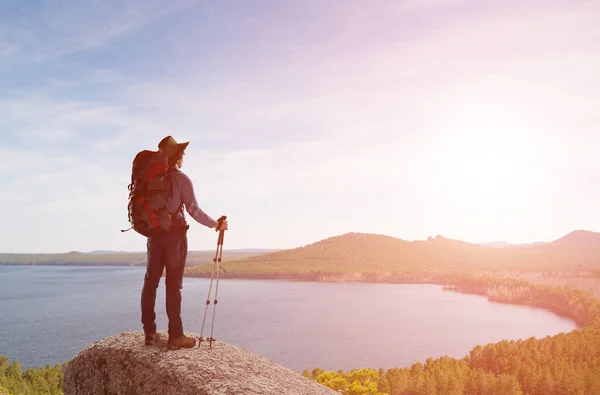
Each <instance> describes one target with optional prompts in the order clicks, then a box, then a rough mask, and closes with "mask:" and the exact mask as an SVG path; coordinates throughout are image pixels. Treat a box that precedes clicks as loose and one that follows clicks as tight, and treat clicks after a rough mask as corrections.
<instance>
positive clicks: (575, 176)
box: [0, 0, 600, 259]
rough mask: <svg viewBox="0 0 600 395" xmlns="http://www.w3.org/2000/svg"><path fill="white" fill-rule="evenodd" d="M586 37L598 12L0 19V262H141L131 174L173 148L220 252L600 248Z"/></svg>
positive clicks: (185, 4)
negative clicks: (97, 258)
mask: <svg viewBox="0 0 600 395" xmlns="http://www.w3.org/2000/svg"><path fill="white" fill-rule="evenodd" d="M599 20H600V2H597V1H591V0H589V1H586V0H580V1H553V0H549V1H548V0H545V1H539V0H532V1H525V2H524V1H516V0H515V1H509V0H501V1H494V2H492V1H485V2H484V1H476V0H370V1H364V0H327V1H323V0H303V1H291V0H255V1H245V0H219V1H193V0H171V1H169V2H165V1H159V0H130V1H124V0H122V1H116V0H104V1H103V0H77V1H74V0H73V1H56V0H30V1H26V2H25V1H21V0H3V1H2V2H1V3H0V157H1V158H2V160H1V161H0V181H1V183H2V187H1V188H0V205H1V207H2V208H3V209H2V226H1V227H0V252H32V253H39V252H47V253H51V252H68V251H82V252H85V251H92V250H102V249H107V250H125V251H143V250H145V242H146V240H145V238H144V237H143V236H141V235H139V234H137V233H135V232H133V231H129V232H125V233H123V232H121V229H126V228H128V227H129V223H128V222H127V198H128V190H127V185H128V183H129V181H130V177H131V162H132V160H133V158H134V156H135V154H136V153H137V152H139V151H141V150H143V149H156V146H157V144H158V142H159V141H160V140H161V139H162V138H163V137H165V136H167V135H172V136H173V137H174V138H175V139H176V140H177V141H179V142H183V141H189V142H190V144H189V147H188V149H187V151H186V157H185V163H184V165H183V168H182V171H183V172H184V173H186V174H187V175H188V176H189V177H190V179H191V180H192V182H193V184H194V188H195V193H196V197H197V200H198V203H199V206H200V207H201V208H202V209H203V210H204V211H205V212H206V213H207V214H209V215H210V216H212V217H213V218H215V219H216V218H218V217H219V216H221V215H227V216H228V219H229V230H228V231H227V233H226V235H225V240H224V245H223V247H224V249H225V250H227V249H238V248H277V249H280V248H281V249H284V248H295V247H299V246H303V245H306V244H310V243H313V242H316V241H319V240H322V239H325V238H328V237H332V236H337V235H341V234H344V233H348V232H365V233H376V234H385V235H389V236H393V237H398V238H402V239H405V240H423V239H427V237H429V236H432V237H435V236H436V235H443V236H445V237H449V238H454V239H459V240H464V241H469V242H489V241H498V240H502V241H506V242H510V243H528V242H533V241H551V240H554V239H557V238H560V237H562V236H564V235H565V234H567V233H569V232H570V231H573V230H576V229H586V230H591V231H598V230H600V226H599V225H598V224H600V203H599V202H600V182H599V180H600V155H598V154H597V153H598V149H599V148H600V129H599V127H598V125H599V124H600V111H598V105H600V72H598V70H600V24H599V23H598V21H599ZM188 218H189V216H188ZM189 221H190V223H191V226H190V231H189V232H188V239H189V248H190V249H191V250H210V249H214V248H215V247H216V241H217V236H216V233H215V232H214V230H211V229H208V228H206V227H204V226H203V225H201V224H198V223H196V222H194V220H193V219H191V218H190V219H189ZM224 259H225V257H224Z"/></svg>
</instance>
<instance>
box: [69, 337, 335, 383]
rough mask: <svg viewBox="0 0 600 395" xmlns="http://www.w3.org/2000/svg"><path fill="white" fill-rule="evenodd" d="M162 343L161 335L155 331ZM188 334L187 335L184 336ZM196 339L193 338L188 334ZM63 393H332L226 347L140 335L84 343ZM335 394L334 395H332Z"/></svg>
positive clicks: (269, 362) (295, 375)
mask: <svg viewBox="0 0 600 395" xmlns="http://www.w3.org/2000/svg"><path fill="white" fill-rule="evenodd" d="M160 333H161V334H162V335H163V337H164V338H165V339H166V333H164V332H162V331H160ZM187 335H188V336H192V335H193V334H187ZM194 336H195V337H198V336H197V335H194ZM64 393H65V395H88V394H89V395H92V394H93V395H117V394H118V395H136V394H144V395H153V394H157V395H158V394H160V395H170V394H174V395H175V394H176V395H187V394H189V395H192V394H193V395H217V394H219V395H221V394H222V395H233V394H244V395H252V394H263V395H271V394H272V395H308V394H311V395H335V394H338V393H337V392H335V391H334V390H332V389H330V388H327V387H325V386H323V385H320V384H318V383H316V382H314V381H312V380H310V379H307V378H305V377H303V376H302V375H300V374H298V373H297V372H294V371H293V370H291V369H288V368H285V367H283V366H281V365H278V364H276V363H274V362H272V361H270V360H268V359H266V358H264V357H261V356H259V355H256V354H254V353H252V352H249V351H247V350H243V349H240V348H238V347H235V346H233V345H231V344H227V343H224V342H221V341H218V340H217V341H215V342H213V344H212V348H209V344H208V342H206V341H204V342H202V343H201V345H200V347H196V348H193V349H185V350H184V349H182V350H177V351H171V350H168V349H167V347H166V340H163V341H161V342H160V343H159V344H157V345H156V346H145V345H144V334H143V332H127V333H121V334H118V335H114V336H110V337H107V338H105V339H102V340H100V341H98V342H96V343H93V344H90V345H89V346H87V347H86V348H85V349H83V350H82V351H80V352H79V353H78V354H77V355H76V356H75V357H74V358H73V360H71V361H69V362H68V364H67V367H66V369H65V376H64ZM338 395H339V394H338Z"/></svg>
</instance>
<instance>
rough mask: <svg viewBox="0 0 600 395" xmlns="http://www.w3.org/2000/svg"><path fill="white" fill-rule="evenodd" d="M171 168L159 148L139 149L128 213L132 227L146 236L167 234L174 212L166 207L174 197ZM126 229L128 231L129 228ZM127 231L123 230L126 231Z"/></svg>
mask: <svg viewBox="0 0 600 395" xmlns="http://www.w3.org/2000/svg"><path fill="white" fill-rule="evenodd" d="M170 171H171V169H170V168H169V166H168V164H167V156H166V155H164V154H162V153H161V152H159V151H150V150H144V151H140V152H139V153H138V154H137V155H136V156H135V158H134V159H133V165H132V169H131V184H129V186H128V187H127V188H128V189H129V203H128V205H127V212H128V218H129V223H130V224H131V228H129V229H133V230H135V231H136V232H138V233H139V234H141V235H143V236H146V237H161V236H166V235H167V234H168V233H169V231H170V230H171V228H172V225H173V222H174V221H173V218H174V217H175V215H176V214H177V212H178V211H179V210H177V211H176V212H175V213H171V212H169V210H168V209H167V199H168V198H169V197H170V196H171V191H172V184H171V183H172V179H171V176H170ZM129 229H127V230H129ZM125 231H126V230H123V232H125Z"/></svg>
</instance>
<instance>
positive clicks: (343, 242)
mask: <svg viewBox="0 0 600 395" xmlns="http://www.w3.org/2000/svg"><path fill="white" fill-rule="evenodd" d="M226 267H227V270H228V271H229V272H232V273H236V272H238V273H248V274H259V273H271V272H277V273H314V272H335V273H338V272H397V271H413V272H415V271H423V270H492V271H497V270H534V271H537V270H555V271H561V270H574V269H575V270H579V269H585V270H589V269H593V270H598V269H600V234H598V233H594V232H589V231H584V233H581V232H572V233H570V234H569V235H567V236H565V237H563V238H561V239H559V240H556V241H553V242H550V243H531V244H523V245H510V246H504V247H503V248H498V247H490V246H486V245H480V244H475V243H468V242H464V241H460V240H454V239H449V238H446V237H443V236H436V237H435V238H432V237H430V238H428V239H427V240H415V241H406V240H403V239H399V238H394V237H391V236H386V235H379V234H371V233H356V232H352V233H347V234H343V235H339V236H333V237H330V238H327V239H323V240H320V241H317V242H314V243H312V244H308V245H305V246H301V247H297V248H293V249H288V250H280V251H275V252H269V253H266V254H258V255H254V256H250V257H247V258H244V259H240V260H228V261H227V264H226ZM205 271H206V268H203V267H195V268H189V269H188V273H189V274H193V273H194V272H196V273H201V272H205Z"/></svg>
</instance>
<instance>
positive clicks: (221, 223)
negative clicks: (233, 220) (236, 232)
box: [215, 219, 229, 231]
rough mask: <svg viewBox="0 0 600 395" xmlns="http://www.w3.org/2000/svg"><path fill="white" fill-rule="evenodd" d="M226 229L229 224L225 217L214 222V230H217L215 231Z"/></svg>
mask: <svg viewBox="0 0 600 395" xmlns="http://www.w3.org/2000/svg"><path fill="white" fill-rule="evenodd" d="M227 229H229V224H228V223H227V219H223V220H220V221H217V223H216V224H215V230H217V231H222V230H227Z"/></svg>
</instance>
